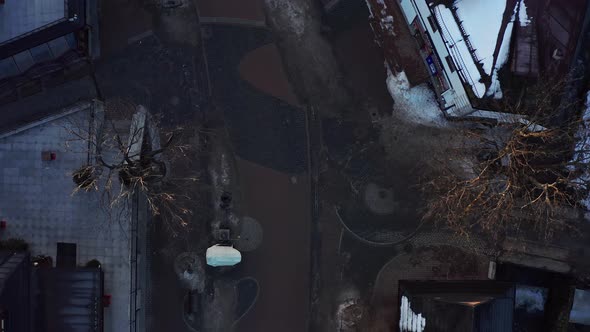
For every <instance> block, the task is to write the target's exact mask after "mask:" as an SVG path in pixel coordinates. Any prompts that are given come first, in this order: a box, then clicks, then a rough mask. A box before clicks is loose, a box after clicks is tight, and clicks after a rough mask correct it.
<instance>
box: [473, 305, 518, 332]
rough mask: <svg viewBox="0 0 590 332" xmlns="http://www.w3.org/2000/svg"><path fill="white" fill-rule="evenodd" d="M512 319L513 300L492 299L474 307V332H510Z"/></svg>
mask: <svg viewBox="0 0 590 332" xmlns="http://www.w3.org/2000/svg"><path fill="white" fill-rule="evenodd" d="M513 318H514V300H513V299H510V298H503V299H494V300H492V301H489V302H486V303H482V304H480V305H478V306H476V307H475V322H474V329H473V331H476V332H511V331H512V322H513Z"/></svg>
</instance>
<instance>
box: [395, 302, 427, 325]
mask: <svg viewBox="0 0 590 332" xmlns="http://www.w3.org/2000/svg"><path fill="white" fill-rule="evenodd" d="M399 313H400V317H399V329H400V331H401V332H422V331H424V328H425V327H426V317H422V314H417V313H415V312H414V311H413V310H412V308H411V306H410V301H409V300H408V298H407V297H405V296H402V304H401V307H400V311H399Z"/></svg>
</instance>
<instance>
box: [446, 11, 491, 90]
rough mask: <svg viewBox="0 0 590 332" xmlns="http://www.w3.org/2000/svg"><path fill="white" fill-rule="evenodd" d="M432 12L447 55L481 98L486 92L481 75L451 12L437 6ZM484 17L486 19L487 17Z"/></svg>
mask: <svg viewBox="0 0 590 332" xmlns="http://www.w3.org/2000/svg"><path fill="white" fill-rule="evenodd" d="M434 12H435V16H436V19H437V21H438V22H439V25H440V26H441V32H442V35H443V38H444V39H445V41H446V42H447V47H448V49H449V53H450V54H451V56H452V57H453V59H454V60H455V63H456V64H457V67H458V68H459V69H460V70H461V73H462V75H463V76H464V77H465V79H466V81H467V82H466V83H468V84H470V85H471V86H472V90H473V92H474V93H475V95H476V96H477V97H479V98H481V97H483V95H484V93H485V92H486V86H485V84H483V83H481V82H480V80H481V75H480V74H479V71H478V69H477V66H476V65H475V63H474V62H473V58H472V57H471V54H470V52H469V48H468V47H467V44H465V41H464V40H463V37H462V35H461V30H459V27H458V25H457V23H456V21H455V18H454V17H453V14H452V13H451V10H450V9H448V8H447V7H446V6H444V5H438V6H436V7H435V8H434ZM484 17H487V15H485V16H484ZM494 45H495V40H494ZM490 67H491V64H490Z"/></svg>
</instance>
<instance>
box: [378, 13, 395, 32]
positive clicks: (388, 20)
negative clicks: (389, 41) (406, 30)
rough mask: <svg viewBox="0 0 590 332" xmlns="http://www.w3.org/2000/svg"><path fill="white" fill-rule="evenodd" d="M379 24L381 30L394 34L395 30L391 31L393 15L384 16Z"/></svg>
mask: <svg viewBox="0 0 590 332" xmlns="http://www.w3.org/2000/svg"><path fill="white" fill-rule="evenodd" d="M380 24H381V29H383V31H386V32H387V33H388V34H389V35H391V36H395V32H394V31H393V16H391V15H388V16H385V17H384V18H382V19H381V21H380Z"/></svg>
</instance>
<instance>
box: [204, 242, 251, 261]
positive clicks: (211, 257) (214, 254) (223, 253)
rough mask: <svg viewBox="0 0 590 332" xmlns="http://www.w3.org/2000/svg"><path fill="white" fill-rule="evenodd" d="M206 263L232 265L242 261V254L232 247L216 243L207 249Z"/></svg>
mask: <svg viewBox="0 0 590 332" xmlns="http://www.w3.org/2000/svg"><path fill="white" fill-rule="evenodd" d="M205 256H206V258H207V265H210V266H233V265H236V264H238V263H239V262H241V261H242V254H241V253H240V252H239V251H238V250H236V249H234V247H230V246H223V245H219V244H216V245H214V246H212V247H209V248H208V249H207V253H206V254H205Z"/></svg>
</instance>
